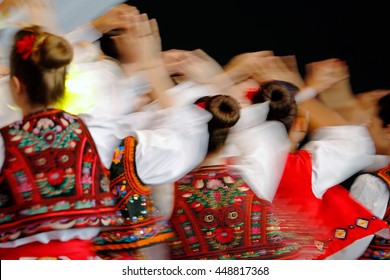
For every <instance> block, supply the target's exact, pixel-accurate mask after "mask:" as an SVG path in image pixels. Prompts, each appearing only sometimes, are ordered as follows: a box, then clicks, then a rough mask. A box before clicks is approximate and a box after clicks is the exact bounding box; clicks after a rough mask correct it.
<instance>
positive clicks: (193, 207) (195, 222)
mask: <svg viewBox="0 0 390 280" xmlns="http://www.w3.org/2000/svg"><path fill="white" fill-rule="evenodd" d="M171 223H172V226H173V228H174V230H175V233H176V236H175V237H174V238H172V239H171V240H170V246H171V251H172V253H171V257H172V259H294V258H296V255H297V253H298V252H299V250H298V247H297V246H296V244H293V243H289V241H288V240H285V237H284V235H283V232H281V231H280V228H279V220H278V217H277V215H275V210H274V209H273V206H272V204H271V203H270V202H268V201H266V200H264V199H260V198H258V197H257V196H256V194H255V193H254V192H253V191H252V190H251V188H250V187H249V186H248V185H247V184H246V183H245V181H244V180H243V179H242V177H241V176H240V174H239V173H237V172H235V171H233V170H231V169H230V168H229V167H227V166H212V167H201V168H199V169H197V170H194V171H193V172H190V173H189V174H188V175H186V176H184V177H183V178H182V179H180V180H178V181H177V182H176V184H175V205H174V210H173V215H172V218H171Z"/></svg>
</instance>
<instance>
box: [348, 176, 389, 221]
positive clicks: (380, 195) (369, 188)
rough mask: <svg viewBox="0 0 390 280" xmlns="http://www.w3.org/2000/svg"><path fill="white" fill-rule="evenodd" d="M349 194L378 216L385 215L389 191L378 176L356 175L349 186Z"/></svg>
mask: <svg viewBox="0 0 390 280" xmlns="http://www.w3.org/2000/svg"><path fill="white" fill-rule="evenodd" d="M350 195H351V196H352V197H353V198H355V199H356V200H358V201H359V202H360V203H361V204H363V205H364V206H365V207H367V208H368V209H369V210H370V211H371V212H372V213H374V214H375V215H376V216H378V217H379V218H383V216H384V215H385V212H386V209H387V204H388V202H389V196H390V193H389V188H388V186H387V185H386V184H385V182H383V181H382V180H381V179H380V178H378V177H376V176H373V175H371V174H362V175H360V176H358V177H357V178H356V179H355V181H354V183H353V184H352V186H351V189H350Z"/></svg>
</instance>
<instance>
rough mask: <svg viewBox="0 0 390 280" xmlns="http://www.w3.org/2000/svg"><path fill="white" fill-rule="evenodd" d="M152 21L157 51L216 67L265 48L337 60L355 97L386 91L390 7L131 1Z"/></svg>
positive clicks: (301, 59)
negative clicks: (181, 53) (177, 52)
mask: <svg viewBox="0 0 390 280" xmlns="http://www.w3.org/2000/svg"><path fill="white" fill-rule="evenodd" d="M126 2H127V3H128V4H131V5H135V6H137V7H138V9H139V10H140V11H141V12H144V13H147V14H148V16H149V18H156V19H157V22H158V24H159V28H160V34H161V38H162V43H163V49H164V50H167V49H171V48H176V49H185V50H193V49H197V48H201V49H203V50H204V51H206V52H207V53H208V54H209V55H210V56H212V57H213V58H214V59H216V60H217V61H218V62H219V63H221V64H222V65H223V64H225V63H226V62H227V61H228V60H229V59H230V58H231V57H233V56H234V55H236V54H239V53H243V52H252V51H260V50H272V51H274V53H275V55H295V56H296V58H297V62H298V66H299V69H300V71H301V74H303V75H304V66H305V64H306V63H309V62H313V61H319V60H323V59H327V58H332V57H335V58H340V59H343V60H345V61H346V62H347V64H348V65H349V68H350V74H351V78H350V80H351V85H352V89H353V91H354V92H355V93H360V92H365V91H369V90H374V89H390V70H389V65H390V43H388V41H389V38H390V1H386V0H383V1H369V2H367V1H366V2H364V3H357V2H351V3H349V1H343V0H340V1H334V0H331V1H308V0H303V1H288V2H287V1H286V2H283V1H255V0H253V1H250V0H241V1H229V2H228V1H212V0H209V1H204V0H199V1H190V0H187V1H161V0H132V1H126Z"/></svg>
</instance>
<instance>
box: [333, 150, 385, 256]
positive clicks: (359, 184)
mask: <svg viewBox="0 0 390 280" xmlns="http://www.w3.org/2000/svg"><path fill="white" fill-rule="evenodd" d="M386 161H387V162H388V158H386ZM350 195H351V196H352V197H353V198H354V199H356V200H358V201H359V202H360V203H361V204H362V205H364V206H365V207H367V209H369V210H370V211H371V212H372V213H374V214H375V215H376V216H377V217H379V218H383V220H384V221H386V222H387V224H389V197H390V191H389V165H388V164H387V165H385V166H384V167H383V165H382V167H381V168H380V169H377V171H371V172H368V171H366V172H365V173H363V174H361V175H359V176H358V177H357V178H356V179H355V181H354V182H353V184H352V186H351V189H350ZM389 239H390V238H389V235H385V234H383V235H373V234H372V235H368V236H367V237H365V238H362V239H360V240H358V241H356V242H355V243H353V244H351V245H350V246H348V247H346V248H345V249H343V250H342V251H340V252H338V253H337V254H335V255H334V256H332V257H333V258H338V259H375V260H380V259H389Z"/></svg>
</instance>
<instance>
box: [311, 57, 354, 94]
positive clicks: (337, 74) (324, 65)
mask: <svg viewBox="0 0 390 280" xmlns="http://www.w3.org/2000/svg"><path fill="white" fill-rule="evenodd" d="M348 78H349V69H348V66H347V64H346V63H345V62H344V61H341V60H339V59H335V58H332V59H326V60H322V61H318V62H312V63H309V64H307V65H306V76H305V84H306V86H307V87H313V88H314V89H315V90H316V92H317V93H321V92H324V91H326V90H327V89H329V88H331V87H333V86H334V85H336V84H337V83H339V82H341V81H343V80H346V79H348Z"/></svg>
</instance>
